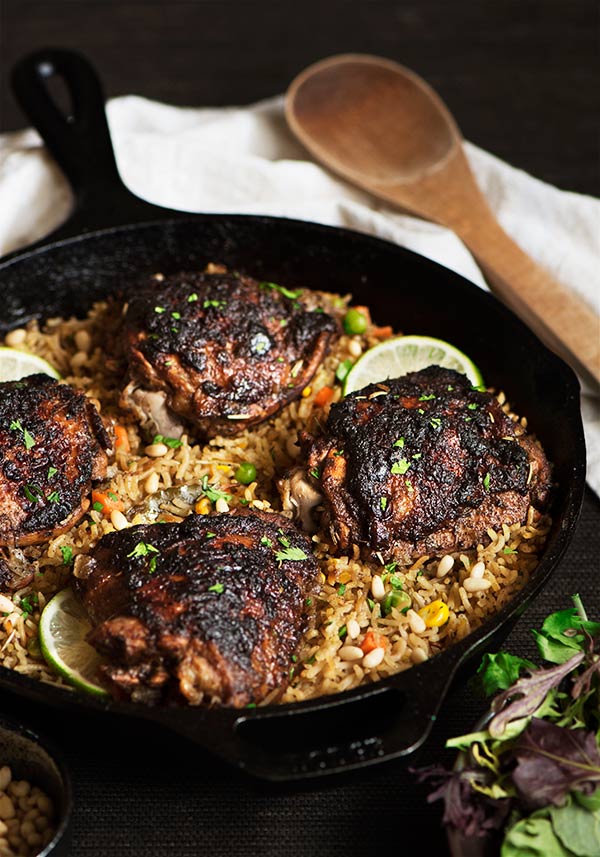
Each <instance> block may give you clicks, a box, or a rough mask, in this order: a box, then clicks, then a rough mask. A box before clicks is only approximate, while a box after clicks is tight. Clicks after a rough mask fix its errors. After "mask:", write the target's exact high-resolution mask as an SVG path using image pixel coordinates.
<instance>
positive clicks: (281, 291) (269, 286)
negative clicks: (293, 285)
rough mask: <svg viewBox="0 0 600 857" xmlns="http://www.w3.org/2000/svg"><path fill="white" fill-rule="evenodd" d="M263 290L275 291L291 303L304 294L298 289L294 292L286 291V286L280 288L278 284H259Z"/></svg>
mask: <svg viewBox="0 0 600 857" xmlns="http://www.w3.org/2000/svg"><path fill="white" fill-rule="evenodd" d="M259 286H260V287H261V289H273V290H274V291H276V292H279V294H281V295H283V296H284V298H289V299H290V300H291V301H294V300H296V298H299V297H300V295H301V294H302V289H298V290H297V291H295V292H293V291H292V290H291V289H286V288H285V286H278V285H277V283H259Z"/></svg>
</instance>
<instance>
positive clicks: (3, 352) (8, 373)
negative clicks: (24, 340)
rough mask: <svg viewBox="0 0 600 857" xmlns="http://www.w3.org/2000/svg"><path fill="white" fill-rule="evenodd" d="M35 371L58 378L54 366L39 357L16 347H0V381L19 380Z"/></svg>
mask: <svg viewBox="0 0 600 857" xmlns="http://www.w3.org/2000/svg"><path fill="white" fill-rule="evenodd" d="M36 372H43V374H44V375H50V377H51V378H57V379H58V378H60V375H59V374H58V372H57V371H56V369H55V368H54V366H51V365H50V364H49V363H47V362H46V361H45V360H42V358H41V357H36V355H35V354H28V353H27V352H26V351H18V350H17V349H16V348H4V347H0V381H20V380H21V378H26V377H27V375H35V373H36Z"/></svg>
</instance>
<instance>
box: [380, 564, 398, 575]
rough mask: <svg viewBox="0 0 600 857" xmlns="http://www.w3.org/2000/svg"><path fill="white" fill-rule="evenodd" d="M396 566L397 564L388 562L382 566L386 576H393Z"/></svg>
mask: <svg viewBox="0 0 600 857" xmlns="http://www.w3.org/2000/svg"><path fill="white" fill-rule="evenodd" d="M397 565H398V563H397V562H388V564H387V565H384V566H383V567H384V568H385V570H386V571H387V573H388V574H393V573H394V571H395V570H396V566H397Z"/></svg>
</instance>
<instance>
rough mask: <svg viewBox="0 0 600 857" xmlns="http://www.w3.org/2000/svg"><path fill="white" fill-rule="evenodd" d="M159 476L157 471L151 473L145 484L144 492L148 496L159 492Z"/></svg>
mask: <svg viewBox="0 0 600 857" xmlns="http://www.w3.org/2000/svg"><path fill="white" fill-rule="evenodd" d="M158 482H159V476H158V473H157V472H156V471H154V473H151V474H150V476H148V478H147V479H146V481H145V482H144V491H145V492H146V494H155V493H156V492H157V491H158Z"/></svg>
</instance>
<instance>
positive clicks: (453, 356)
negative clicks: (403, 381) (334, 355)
mask: <svg viewBox="0 0 600 857" xmlns="http://www.w3.org/2000/svg"><path fill="white" fill-rule="evenodd" d="M427 366H443V367H444V368H445V369H455V370H456V371H457V372H461V373H462V374H463V375H466V376H467V378H468V379H469V381H470V382H471V383H472V384H473V386H474V387H480V386H482V385H483V377H482V375H481V372H480V371H479V369H478V368H477V366H476V365H475V364H474V363H473V361H472V360H470V359H469V358H468V357H467V355H466V354H463V353H462V351H459V350H458V348H455V347H454V345H450V343H449V342H444V340H443V339H434V338H433V337H432V336H398V337H396V338H395V339H386V340H385V342H380V343H379V345H374V346H373V348H369V350H368V351H366V352H365V353H364V354H363V356H362V357H361V358H360V360H357V361H356V363H355V364H354V366H353V367H352V369H351V370H350V371H349V372H348V374H347V375H346V382H345V384H344V395H345V396H347V395H348V393H353V392H354V391H355V390H361V389H362V388H363V387H366V386H367V385H368V384H376V383H378V382H379V381H386V380H387V379H388V378H400V377H401V376H402V375H406V374H407V373H408V372H418V371H419V370H420V369H425V368H426V367H427Z"/></svg>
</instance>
